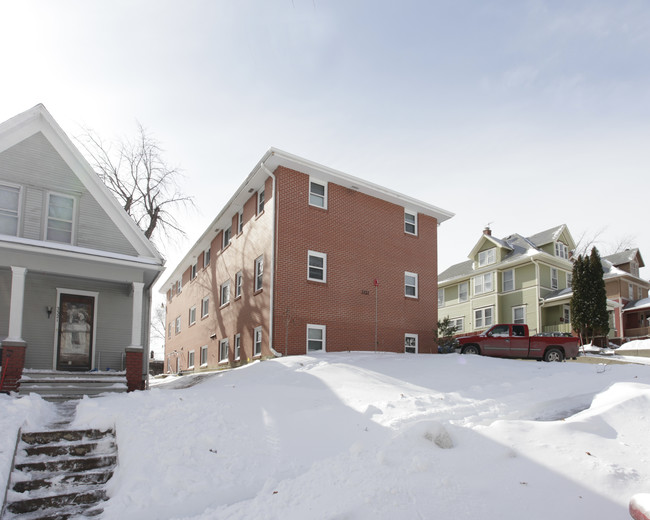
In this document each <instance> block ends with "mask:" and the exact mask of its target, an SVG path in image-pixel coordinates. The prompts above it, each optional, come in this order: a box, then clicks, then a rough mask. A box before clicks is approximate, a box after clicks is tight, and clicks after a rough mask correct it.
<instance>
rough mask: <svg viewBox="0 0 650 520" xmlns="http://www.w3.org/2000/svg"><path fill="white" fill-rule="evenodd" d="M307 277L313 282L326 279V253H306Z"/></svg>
mask: <svg viewBox="0 0 650 520" xmlns="http://www.w3.org/2000/svg"><path fill="white" fill-rule="evenodd" d="M307 279H308V280H312V281H314V282H326V281H327V254H325V253H318V252H316V251H309V252H308V253H307Z"/></svg>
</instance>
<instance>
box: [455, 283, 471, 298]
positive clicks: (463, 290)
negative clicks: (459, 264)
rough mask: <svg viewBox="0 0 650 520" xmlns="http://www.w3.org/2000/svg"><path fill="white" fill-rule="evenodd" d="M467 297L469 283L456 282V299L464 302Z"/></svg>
mask: <svg viewBox="0 0 650 520" xmlns="http://www.w3.org/2000/svg"><path fill="white" fill-rule="evenodd" d="M468 299H469V283H467V282H463V283H459V284H458V301H459V302H461V303H462V302H466V301H467V300H468Z"/></svg>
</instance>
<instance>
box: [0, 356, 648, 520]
mask: <svg viewBox="0 0 650 520" xmlns="http://www.w3.org/2000/svg"><path fill="white" fill-rule="evenodd" d="M194 383H195V384H194ZM183 386H187V387H186V388H182V387H183ZM12 399H13V398H9V397H5V396H3V397H2V404H3V410H6V409H7V406H6V405H7V404H11V403H15V402H17V400H15V399H13V400H12ZM18 401H20V400H18ZM12 406H13V408H11V407H10V410H12V411H11V414H12V417H13V419H11V420H10V419H9V418H7V417H6V416H5V417H4V418H3V419H0V422H2V424H0V426H3V427H5V426H11V427H13V426H14V425H15V424H16V423H17V422H18V419H19V418H21V417H22V416H25V417H26V418H28V420H29V422H30V426H33V425H34V423H35V422H38V417H39V416H42V417H43V420H45V419H49V409H48V407H47V406H46V405H43V403H42V401H41V400H40V399H38V398H34V397H31V398H28V399H27V400H25V404H24V405H21V406H17V405H12ZM21 414H22V415H21ZM20 420H22V419H20ZM113 424H115V425H116V428H117V438H118V445H119V467H118V470H117V472H116V474H115V476H114V477H113V479H112V480H111V481H110V482H109V494H110V496H111V499H110V500H109V501H108V502H107V503H106V507H105V513H104V518H120V519H141V518H158V519H167V518H191V519H214V518H219V519H248V518H262V519H282V520H288V519H296V520H297V519H300V520H304V519H311V518H319V519H335V518H336V519H343V518H346V519H373V520H374V519H386V520H388V519H390V520H394V519H402V518H409V519H410V518H441V519H442V518H453V519H454V520H463V519H468V520H469V519H472V520H475V519H478V518H486V519H487V518H499V519H500V520H509V519H512V520H515V519H517V520H519V519H521V518H526V519H527V520H533V519H540V520H542V519H543V520H548V519H549V518H620V519H624V518H628V517H629V515H628V513H627V506H628V502H629V500H630V498H631V497H632V495H634V494H636V493H641V492H646V493H647V492H650V440H649V437H648V432H649V431H650V366H647V365H635V364H627V365H593V364H581V363H574V362H567V363H540V362H535V361H522V360H507V359H493V358H484V357H479V356H461V355H458V354H449V355H404V354H401V355H400V354H387V353H379V354H374V353H354V352H353V353H347V354H346V353H336V354H320V355H316V356H295V357H288V358H279V359H275V360H272V361H264V362H257V363H253V364H251V365H248V366H246V367H243V368H240V369H236V370H230V371H224V372H220V373H215V374H213V375H210V376H208V377H202V378H196V377H193V376H185V377H182V378H175V379H173V380H172V381H171V382H169V383H165V384H162V385H158V386H156V387H155V388H153V389H152V390H150V391H148V392H136V393H132V394H127V395H116V396H108V397H102V398H97V399H84V400H83V401H82V402H81V403H80V404H79V406H78V409H77V417H76V420H75V422H74V424H73V426H74V427H85V426H92V427H108V426H112V425H113ZM16 427H17V426H16ZM3 431H4V432H5V437H11V438H12V439H11V441H12V442H13V439H15V436H14V435H13V432H12V431H9V430H8V429H4V430H3ZM9 444H11V443H9V442H7V441H6V439H3V441H2V449H3V450H6V449H8V448H9ZM11 449H13V445H11ZM0 455H2V457H3V458H1V459H0V462H2V464H3V466H2V467H1V468H0V477H4V478H6V471H7V468H6V467H5V466H4V464H5V463H6V459H7V457H6V456H5V453H4V452H2V453H0ZM3 482H4V481H3Z"/></svg>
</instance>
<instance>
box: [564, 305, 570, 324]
mask: <svg viewBox="0 0 650 520" xmlns="http://www.w3.org/2000/svg"><path fill="white" fill-rule="evenodd" d="M562 318H563V319H564V323H571V306H570V305H564V306H563V308H562Z"/></svg>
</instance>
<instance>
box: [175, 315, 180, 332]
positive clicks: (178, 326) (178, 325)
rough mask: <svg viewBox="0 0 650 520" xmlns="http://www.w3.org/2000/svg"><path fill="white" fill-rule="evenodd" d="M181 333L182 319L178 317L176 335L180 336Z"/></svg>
mask: <svg viewBox="0 0 650 520" xmlns="http://www.w3.org/2000/svg"><path fill="white" fill-rule="evenodd" d="M180 332H181V317H180V316H178V317H177V318H176V334H180Z"/></svg>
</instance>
